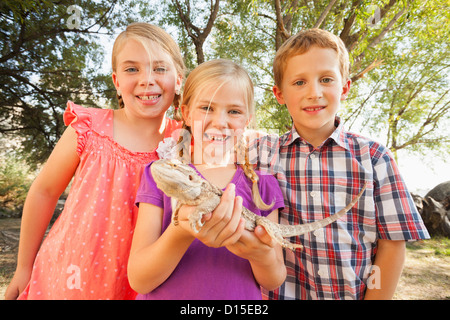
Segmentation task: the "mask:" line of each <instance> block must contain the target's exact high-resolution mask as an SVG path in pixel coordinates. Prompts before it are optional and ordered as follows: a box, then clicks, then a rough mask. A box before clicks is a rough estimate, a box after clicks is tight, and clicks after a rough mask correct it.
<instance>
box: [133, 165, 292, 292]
mask: <svg viewBox="0 0 450 320" xmlns="http://www.w3.org/2000/svg"><path fill="white" fill-rule="evenodd" d="M150 165H151V164H149V165H148V166H147V167H146V168H145V170H144V172H143V175H142V179H141V184H140V187H139V190H138V192H137V195H136V204H137V205H139V202H145V203H151V204H154V205H156V206H158V207H161V208H163V209H164V217H163V226H162V232H164V231H165V230H166V228H167V227H168V226H169V224H170V223H171V216H172V207H171V204H170V198H169V197H167V196H166V195H165V194H164V193H163V192H162V191H160V190H159V189H158V188H157V187H156V183H155V181H154V180H153V177H152V175H151V172H150ZM191 167H193V168H194V169H195V167H194V166H193V165H191ZM195 170H197V169H195ZM197 172H198V171H197ZM198 173H199V172H198ZM199 174H200V173H199ZM257 174H258V176H259V179H260V180H259V184H258V186H259V190H260V193H261V198H262V199H263V201H264V202H265V203H272V201H275V204H274V206H273V208H272V209H271V210H269V211H262V210H260V209H258V208H257V207H256V206H255V205H254V203H253V200H252V192H251V190H252V183H251V181H250V180H249V179H248V178H247V177H246V176H245V174H244V172H243V171H242V169H241V168H240V167H239V166H238V168H237V171H236V173H235V175H234V177H233V179H232V181H231V182H232V183H234V184H235V185H236V195H238V196H241V197H242V198H243V205H244V206H245V207H246V208H248V209H250V210H251V211H253V212H254V213H256V214H258V215H261V216H267V215H268V214H270V212H272V211H273V210H275V209H280V208H283V207H284V200H283V195H282V193H281V190H280V188H279V187H278V182H277V180H276V179H275V178H274V177H273V176H271V175H262V174H260V173H259V172H257ZM200 175H201V174H200ZM202 177H203V176H202ZM136 299H138V300H142V299H145V300H166V299H167V300H226V299H237V300H257V299H261V291H260V287H259V285H258V283H257V282H256V280H255V278H254V277H253V272H252V269H251V266H250V263H249V262H248V260H246V259H242V258H240V257H238V256H236V255H234V254H233V253H231V252H230V251H228V250H227V249H226V248H224V247H221V248H210V247H208V246H206V245H204V244H203V243H202V242H201V241H199V240H197V239H195V240H194V241H193V242H192V244H191V246H190V247H189V248H188V250H187V251H186V253H185V254H184V256H183V258H182V259H181V260H180V263H179V264H178V266H177V267H176V268H175V270H174V271H173V272H172V274H171V275H170V277H169V278H168V279H167V280H166V281H165V282H164V283H162V284H161V285H160V286H159V287H158V288H156V289H154V290H153V291H152V292H150V293H147V294H145V295H138V297H137V298H136Z"/></svg>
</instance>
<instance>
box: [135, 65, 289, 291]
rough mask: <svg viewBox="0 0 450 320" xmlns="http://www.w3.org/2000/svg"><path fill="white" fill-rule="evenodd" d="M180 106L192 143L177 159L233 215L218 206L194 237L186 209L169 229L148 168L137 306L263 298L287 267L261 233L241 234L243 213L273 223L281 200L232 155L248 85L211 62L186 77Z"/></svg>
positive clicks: (247, 112) (250, 104) (242, 76)
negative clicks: (217, 192)
mask: <svg viewBox="0 0 450 320" xmlns="http://www.w3.org/2000/svg"><path fill="white" fill-rule="evenodd" d="M181 105H182V107H181V113H182V117H183V121H184V127H185V128H186V129H187V130H188V131H189V132H190V133H192V134H193V136H192V140H193V141H192V142H194V141H195V143H192V144H189V141H191V139H189V140H186V139H185V140H186V141H184V140H183V141H181V144H183V146H184V147H185V148H183V149H182V150H186V149H187V151H184V152H180V156H182V157H185V158H188V160H191V163H193V164H191V166H192V167H193V168H195V169H196V170H197V172H198V173H199V174H200V175H201V176H202V177H203V178H205V179H206V180H208V181H210V182H211V183H213V184H214V185H216V186H218V187H220V188H222V189H225V193H224V195H223V196H222V201H223V199H225V201H227V200H228V201H229V199H232V198H234V196H235V195H236V200H235V202H234V209H233V208H231V209H227V208H226V207H224V206H220V205H219V207H218V208H217V209H216V210H215V211H214V212H212V213H211V214H209V215H207V217H206V219H205V224H204V225H203V227H202V228H201V229H200V231H199V232H198V233H195V232H194V231H193V230H192V229H191V227H190V225H189V222H188V215H189V213H190V212H192V207H188V206H185V207H183V208H182V209H181V210H180V212H179V215H178V221H179V224H178V225H174V224H173V223H171V215H172V206H171V203H170V202H171V200H170V198H168V197H167V196H165V195H164V194H163V193H162V192H161V191H160V190H159V189H157V187H156V184H155V181H154V180H153V178H152V176H151V172H150V166H151V164H150V165H148V166H147V167H146V169H145V170H144V174H143V177H142V181H141V185H140V188H139V191H138V193H137V196H136V202H137V204H138V205H139V215H138V219H137V224H136V229H135V232H134V236H133V243H132V248H131V253H130V258H129V263H128V277H129V281H130V284H131V286H132V288H133V289H134V290H136V291H137V292H139V293H140V294H139V295H138V299H190V300H191V299H202V300H203V299H261V293H260V286H262V287H264V288H266V289H268V290H271V289H275V288H277V287H278V286H280V285H281V284H282V283H283V282H284V280H285V278H286V267H285V265H284V263H283V256H282V250H281V247H280V246H279V245H278V244H277V243H275V242H274V241H273V240H272V239H271V238H270V236H269V235H268V234H267V233H266V231H265V230H264V228H263V227H262V226H258V227H257V228H256V229H255V231H254V232H250V231H248V230H245V229H244V220H243V218H242V217H241V208H242V206H245V207H247V208H248V209H250V210H251V211H253V212H254V213H256V214H258V215H262V216H267V217H268V218H269V219H271V220H272V221H274V222H277V221H278V209H279V208H282V207H283V206H284V201H283V196H282V193H281V190H280V188H279V186H278V183H277V181H276V179H275V178H274V177H273V176H270V175H262V174H260V173H255V172H254V171H253V169H252V167H251V165H250V164H249V163H248V160H247V159H246V160H247V161H243V162H244V163H243V164H241V165H239V164H240V163H239V162H240V161H239V158H240V157H239V156H237V157H236V156H235V151H234V150H235V148H234V142H235V141H236V140H235V139H237V138H238V137H239V136H241V135H242V133H243V132H244V130H245V128H246V127H247V126H248V125H249V124H250V122H251V118H252V116H253V115H254V101H253V85H252V82H251V80H250V78H249V76H248V74H247V72H246V71H245V70H244V69H243V68H241V67H240V66H238V65H237V64H235V63H233V62H231V61H228V60H221V59H220V60H212V61H209V62H206V63H204V64H202V65H200V66H199V67H197V68H196V69H195V70H194V71H192V72H191V74H190V75H189V77H188V78H187V80H186V84H185V89H184V93H183V101H182V103H181ZM186 144H187V146H188V147H186ZM183 153H184V154H183ZM234 158H237V160H236V159H234ZM267 203H272V205H271V206H268V205H267Z"/></svg>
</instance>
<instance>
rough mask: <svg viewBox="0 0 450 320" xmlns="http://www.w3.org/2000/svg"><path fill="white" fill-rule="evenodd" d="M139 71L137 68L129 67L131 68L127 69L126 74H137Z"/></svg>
mask: <svg viewBox="0 0 450 320" xmlns="http://www.w3.org/2000/svg"><path fill="white" fill-rule="evenodd" d="M137 71H138V69H137V68H135V67H129V68H126V69H125V72H137Z"/></svg>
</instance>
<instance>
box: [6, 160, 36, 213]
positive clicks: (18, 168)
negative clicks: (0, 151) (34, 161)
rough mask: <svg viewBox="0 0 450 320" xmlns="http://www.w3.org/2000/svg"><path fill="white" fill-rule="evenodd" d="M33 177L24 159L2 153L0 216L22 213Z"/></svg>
mask: <svg viewBox="0 0 450 320" xmlns="http://www.w3.org/2000/svg"><path fill="white" fill-rule="evenodd" d="M33 178H34V175H33V174H32V173H31V172H30V169H29V168H28V166H27V165H26V164H25V162H24V161H22V160H18V159H16V158H15V157H13V156H11V155H0V218H3V217H12V216H20V215H21V213H22V208H23V204H24V202H25V198H26V196H27V192H28V189H29V188H30V186H31V183H32V181H33Z"/></svg>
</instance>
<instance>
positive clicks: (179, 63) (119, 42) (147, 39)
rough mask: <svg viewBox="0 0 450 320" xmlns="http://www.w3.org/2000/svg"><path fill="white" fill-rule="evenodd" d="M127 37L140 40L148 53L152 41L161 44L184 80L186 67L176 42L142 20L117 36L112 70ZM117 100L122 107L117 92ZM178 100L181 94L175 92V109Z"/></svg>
mask: <svg viewBox="0 0 450 320" xmlns="http://www.w3.org/2000/svg"><path fill="white" fill-rule="evenodd" d="M129 39H134V40H136V41H138V42H140V43H141V44H142V45H143V47H144V48H146V50H147V52H148V53H149V54H150V51H149V48H151V45H152V43H156V44H158V45H159V46H161V48H163V50H165V51H166V52H167V53H168V54H169V55H170V57H171V58H172V61H173V64H174V66H175V68H176V71H177V74H178V75H179V76H181V77H182V79H183V80H184V76H185V73H186V67H185V64H184V60H183V56H182V55H181V51H180V47H179V46H178V44H177V43H176V42H175V40H173V38H172V37H171V36H170V34H168V33H167V32H166V31H164V30H163V29H161V28H160V27H158V26H155V25H152V24H149V23H144V22H136V23H132V24H130V25H128V26H127V28H126V29H125V31H122V32H121V33H120V34H119V35H118V36H117V38H116V40H115V41H114V46H113V50H112V59H111V63H112V70H113V72H116V71H117V55H118V54H119V52H120V50H122V48H123V47H124V45H125V44H126V43H127V40H129ZM117 100H118V102H119V108H123V107H124V104H123V99H122V97H121V96H120V95H119V94H117ZM180 102H181V94H179V93H178V94H177V93H176V94H175V97H174V100H173V105H174V106H175V108H176V109H177V108H179V106H180Z"/></svg>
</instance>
